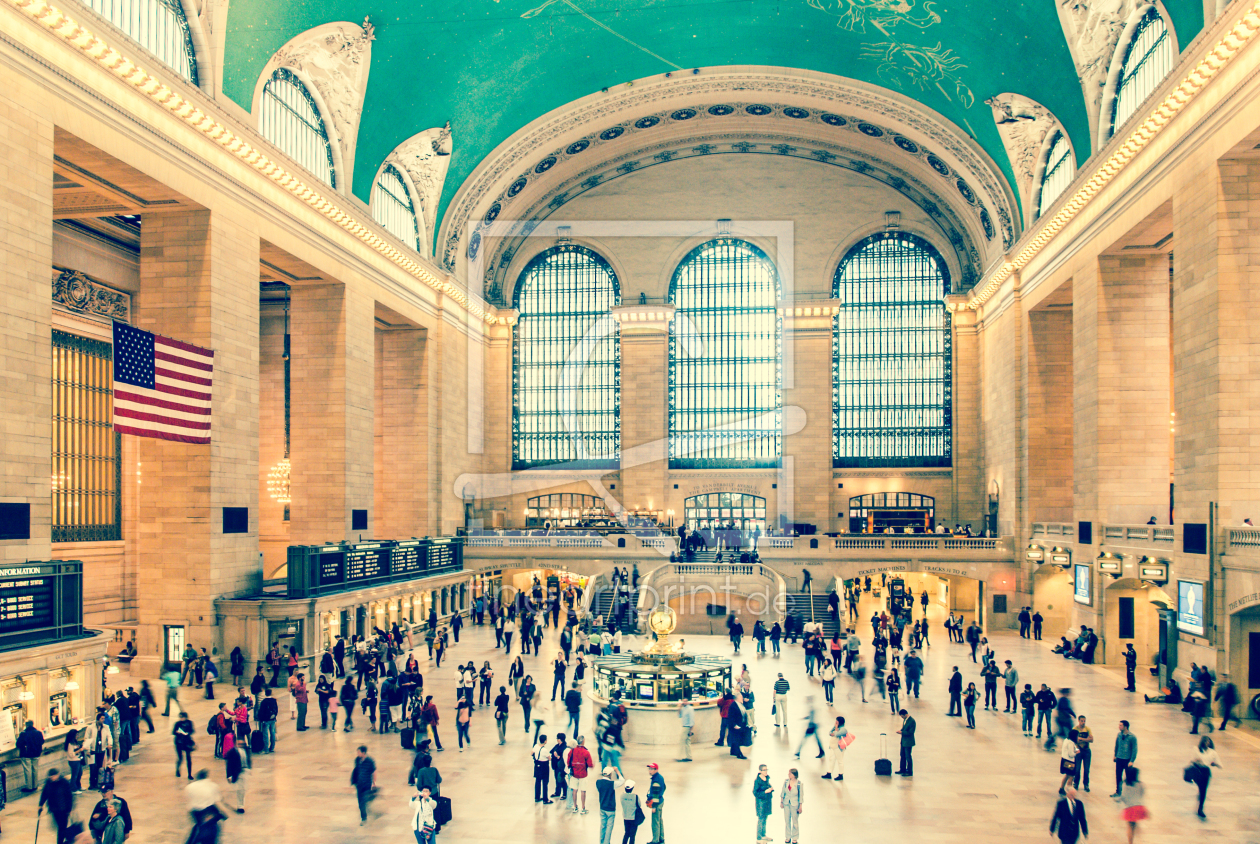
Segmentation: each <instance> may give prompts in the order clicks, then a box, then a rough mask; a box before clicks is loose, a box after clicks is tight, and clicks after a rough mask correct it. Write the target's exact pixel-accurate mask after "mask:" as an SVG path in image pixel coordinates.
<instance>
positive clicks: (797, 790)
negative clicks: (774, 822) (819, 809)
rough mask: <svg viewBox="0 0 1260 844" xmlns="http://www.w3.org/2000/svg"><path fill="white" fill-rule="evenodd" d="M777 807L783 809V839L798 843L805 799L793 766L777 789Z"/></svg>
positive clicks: (789, 842) (792, 843)
mask: <svg viewBox="0 0 1260 844" xmlns="http://www.w3.org/2000/svg"><path fill="white" fill-rule="evenodd" d="M779 808H780V809H782V810H783V828H784V840H785V841H786V842H787V844H798V842H799V841H800V840H801V838H800V836H801V811H802V810H803V809H804V808H805V801H804V798H803V797H802V795H801V780H800V776H799V774H798V773H797V771H796V769H795V768H789V769H788V775H787V779H785V780H784V781H783V788H782V789H780V791H779Z"/></svg>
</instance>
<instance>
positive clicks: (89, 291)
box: [52, 267, 131, 322]
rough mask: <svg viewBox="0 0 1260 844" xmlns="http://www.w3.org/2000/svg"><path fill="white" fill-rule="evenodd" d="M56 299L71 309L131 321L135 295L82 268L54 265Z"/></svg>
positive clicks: (64, 306)
mask: <svg viewBox="0 0 1260 844" xmlns="http://www.w3.org/2000/svg"><path fill="white" fill-rule="evenodd" d="M52 300H53V304H54V305H60V306H61V307H63V308H65V309H66V310H68V311H74V312H76V313H81V314H92V315H94V316H103V317H109V318H110V319H116V320H118V321H119V322H129V321H130V320H131V296H129V295H128V294H126V293H122V292H119V291H117V290H115V289H113V288H112V287H106V286H105V285H103V284H101V283H100V282H98V281H93V280H92V279H90V278H88V277H87V276H86V275H84V274H83V273H81V272H79V271H78V270H62V269H58V268H57V267H53V276H52Z"/></svg>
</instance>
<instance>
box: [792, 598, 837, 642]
mask: <svg viewBox="0 0 1260 844" xmlns="http://www.w3.org/2000/svg"><path fill="white" fill-rule="evenodd" d="M811 603H812V604H813V607H812V609H813V615H812V616H811V615H810V609H811V607H810V605H811ZM786 611H787V613H788V614H792V613H795V614H796V615H798V616H800V618H801V620H802V621H805V622H809V621H817V622H819V623H821V624H822V629H823V635H824V636H826V638H827V639H830V638H831V637H832V636H835V635H837V634H839V633H840V627H841V625H840V624H837V623H836V622H834V621H832V619H831V613H829V612H828V611H827V595H826V594H825V593H824V594H822V595H819V594H818V593H816V592H815V593H813V594H812V595H811V594H809V593H806V592H789V593H788V594H787V610H786ZM840 612H841V621H842V622H843V619H844V612H845V607H844V605H843V603H842V604H841V606H840Z"/></svg>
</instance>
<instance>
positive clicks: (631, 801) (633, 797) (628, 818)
mask: <svg viewBox="0 0 1260 844" xmlns="http://www.w3.org/2000/svg"><path fill="white" fill-rule="evenodd" d="M624 785H625V791H624V792H623V793H622V795H621V822H622V824H623V825H624V827H625V833H624V834H623V835H622V836H621V844H634V839H635V837H636V836H637V835H638V834H639V825H640V824H641V823H643V821H645V820H646V819H647V817H646V816H645V815H644V814H643V804H642V803H640V802H639V795H637V794H635V793H634V780H624Z"/></svg>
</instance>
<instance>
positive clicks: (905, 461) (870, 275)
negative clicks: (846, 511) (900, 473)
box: [832, 233, 952, 468]
mask: <svg viewBox="0 0 1260 844" xmlns="http://www.w3.org/2000/svg"><path fill="white" fill-rule="evenodd" d="M948 289H949V279H948V273H947V270H946V268H945V265H944V262H943V261H942V260H941V258H940V256H939V255H938V254H937V252H936V250H935V249H933V248H932V246H931V245H930V244H929V243H928V242H927V241H925V240H923V239H921V238H918V237H915V236H913V235H908V234H891V233H885V234H878V235H874V236H872V237H869V238H867V239H866V240H864V241H862V242H861V243H859V244H857V245H856V246H855V247H854V248H853V249H851V250H850V251H849V254H848V255H847V256H846V257H845V259H844V260H843V261H841V262H840V266H839V268H838V269H837V270H836V277H835V287H834V291H835V296H837V297H838V298H840V299H841V300H843V303H844V304H843V306H842V307H841V309H840V313H839V314H838V315H837V316H836V318H835V330H834V334H833V339H832V352H833V353H832V385H833V386H832V405H833V408H834V423H833V425H832V431H833V445H832V464H833V466H835V467H837V468H839V467H846V468H847V467H865V466H872V467H882V466H949V465H950V460H951V448H952V443H951V418H950V414H951V403H952V387H951V380H950V378H951V371H950V370H951V358H952V349H951V333H950V314H949V311H948V310H947V309H946V308H945V302H944V296H945V293H946V292H947V291H948Z"/></svg>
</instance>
